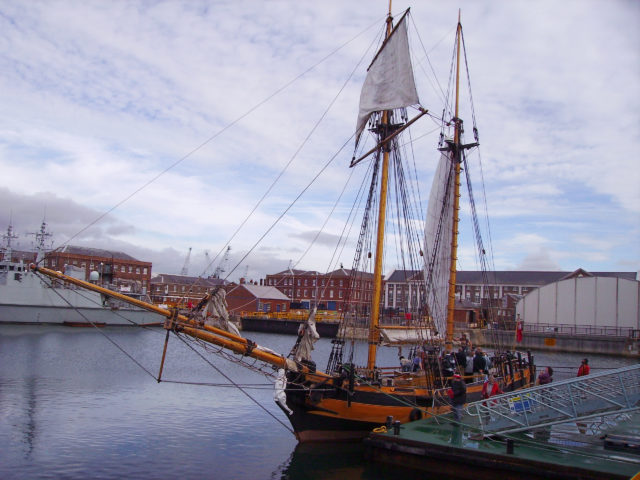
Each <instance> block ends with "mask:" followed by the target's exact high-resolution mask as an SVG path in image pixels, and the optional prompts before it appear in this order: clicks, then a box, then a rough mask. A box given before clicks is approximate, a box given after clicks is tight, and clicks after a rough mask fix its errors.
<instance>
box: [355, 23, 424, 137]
mask: <svg viewBox="0 0 640 480" xmlns="http://www.w3.org/2000/svg"><path fill="white" fill-rule="evenodd" d="M405 19H406V16H405V17H403V18H402V19H401V20H400V23H399V24H398V25H397V26H396V28H395V29H394V31H393V32H392V33H391V36H390V37H389V38H388V39H387V41H386V42H385V44H384V45H383V46H382V49H381V50H380V51H379V52H378V55H377V56H376V58H375V59H374V60H373V63H372V64H371V66H370V67H369V71H368V72H367V77H366V79H365V81H364V85H363V86H362V91H361V92H360V110H359V113H358V123H357V125H356V144H357V142H358V140H359V139H360V135H361V134H362V131H363V130H364V127H365V126H366V125H367V121H368V120H369V117H370V116H371V114H372V113H373V112H378V111H382V110H391V109H394V108H402V107H407V106H409V105H415V104H417V103H419V102H420V100H419V99H418V93H417V91H416V84H415V81H414V79H413V67H412V66H411V58H410V56H409V40H408V37H407V25H406V23H407V22H406V20H405Z"/></svg>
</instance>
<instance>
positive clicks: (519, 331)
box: [516, 322, 522, 343]
mask: <svg viewBox="0 0 640 480" xmlns="http://www.w3.org/2000/svg"><path fill="white" fill-rule="evenodd" d="M516 342H518V343H520V342H522V322H518V323H516Z"/></svg>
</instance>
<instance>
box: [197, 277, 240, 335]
mask: <svg viewBox="0 0 640 480" xmlns="http://www.w3.org/2000/svg"><path fill="white" fill-rule="evenodd" d="M226 297H227V292H225V291H224V289H223V288H221V289H219V290H218V291H216V292H215V293H214V294H213V295H212V296H211V298H210V299H209V302H208V303H207V306H206V308H205V309H204V310H203V312H202V316H203V317H204V322H205V324H206V325H211V326H212V327H216V328H221V329H222V330H225V331H227V332H229V333H233V334H234V335H237V336H239V337H241V336H242V335H240V331H239V330H238V327H236V326H235V325H234V324H233V323H232V322H231V320H229V311H228V310H227V298H226Z"/></svg>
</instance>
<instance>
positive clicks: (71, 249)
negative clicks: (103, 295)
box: [43, 245, 151, 293]
mask: <svg viewBox="0 0 640 480" xmlns="http://www.w3.org/2000/svg"><path fill="white" fill-rule="evenodd" d="M43 264H44V266H45V267H47V268H51V269H52V270H62V269H63V268H64V266H65V265H73V266H74V267H78V268H80V269H81V270H83V271H84V279H85V280H86V281H88V280H89V275H90V273H91V272H94V271H95V272H98V274H99V276H100V277H99V281H98V283H99V284H101V285H104V286H109V287H111V288H114V289H115V290H119V291H122V292H132V293H147V291H148V288H149V285H150V281H151V262H142V261H140V260H137V259H135V258H133V257H132V256H130V255H127V254H126V253H123V252H118V251H112V250H103V249H99V248H89V247H76V246H72V245H67V246H65V247H63V248H62V249H61V250H55V251H51V252H47V253H45V257H44V262H43Z"/></svg>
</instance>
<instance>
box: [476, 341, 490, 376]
mask: <svg viewBox="0 0 640 480" xmlns="http://www.w3.org/2000/svg"><path fill="white" fill-rule="evenodd" d="M487 370H488V369H487V361H486V360H485V358H484V355H483V354H482V349H481V348H480V347H478V348H476V354H475V356H474V357H473V373H488V372H487Z"/></svg>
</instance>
